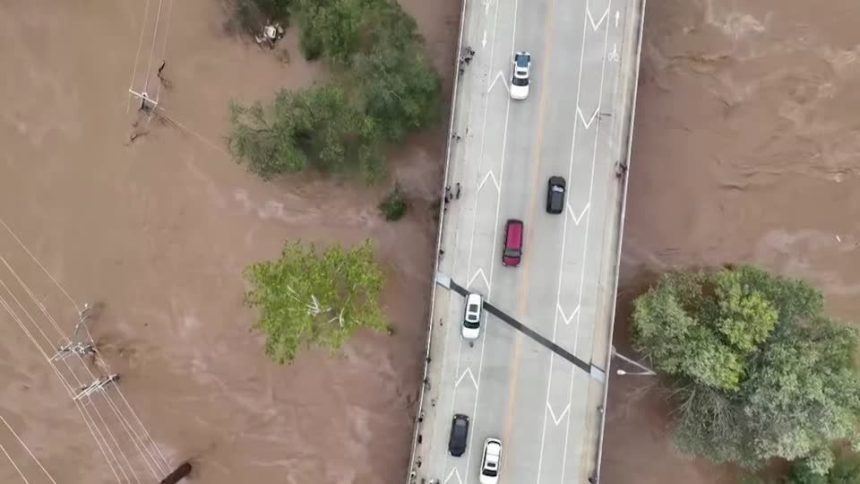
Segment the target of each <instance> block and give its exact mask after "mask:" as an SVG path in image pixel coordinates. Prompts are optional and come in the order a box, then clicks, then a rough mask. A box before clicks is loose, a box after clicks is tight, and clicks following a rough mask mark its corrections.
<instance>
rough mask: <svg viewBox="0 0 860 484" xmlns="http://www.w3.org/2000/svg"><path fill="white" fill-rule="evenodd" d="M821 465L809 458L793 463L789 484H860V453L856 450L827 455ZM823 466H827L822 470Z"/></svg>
mask: <svg viewBox="0 0 860 484" xmlns="http://www.w3.org/2000/svg"><path fill="white" fill-rule="evenodd" d="M827 463H830V464H832V467H830V466H821V465H820V464H816V463H814V462H810V461H809V460H807V459H802V460H798V461H795V462H793V463H792V465H791V471H790V473H789V476H788V479H787V480H786V482H787V484H860V455H858V454H857V453H854V452H841V453H839V455H837V456H836V460H835V462H834V461H833V455H832V454H831V455H829V456H827V457H826V462H825V464H827ZM823 467H827V469H829V470H827V469H824V470H823V471H822V468H823Z"/></svg>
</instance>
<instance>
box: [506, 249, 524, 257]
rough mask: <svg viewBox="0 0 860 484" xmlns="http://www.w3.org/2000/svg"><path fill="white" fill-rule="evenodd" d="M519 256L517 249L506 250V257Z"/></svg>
mask: <svg viewBox="0 0 860 484" xmlns="http://www.w3.org/2000/svg"><path fill="white" fill-rule="evenodd" d="M519 255H520V254H519V253H518V252H517V251H516V250H515V249H505V257H517V256H519Z"/></svg>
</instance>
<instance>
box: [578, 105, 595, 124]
mask: <svg viewBox="0 0 860 484" xmlns="http://www.w3.org/2000/svg"><path fill="white" fill-rule="evenodd" d="M599 110H600V107H597V108H596V109H595V110H594V114H592V115H591V117H590V118H588V121H586V120H585V115H584V114H582V109H579V108H576V115H577V116H579V119H580V120H582V125H583V126H585V129H588V128H590V127H591V123H593V122H594V119H595V118H596V117H597V112H598V111H599Z"/></svg>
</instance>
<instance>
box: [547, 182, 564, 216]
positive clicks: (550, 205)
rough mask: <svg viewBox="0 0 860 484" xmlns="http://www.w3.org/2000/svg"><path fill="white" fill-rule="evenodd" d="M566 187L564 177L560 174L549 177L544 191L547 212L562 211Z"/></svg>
mask: <svg viewBox="0 0 860 484" xmlns="http://www.w3.org/2000/svg"><path fill="white" fill-rule="evenodd" d="M566 187H567V183H565V181H564V178H562V177H560V176H551V177H549V183H548V184H547V191H546V211H547V212H548V213H561V212H563V211H564V192H565V188H566Z"/></svg>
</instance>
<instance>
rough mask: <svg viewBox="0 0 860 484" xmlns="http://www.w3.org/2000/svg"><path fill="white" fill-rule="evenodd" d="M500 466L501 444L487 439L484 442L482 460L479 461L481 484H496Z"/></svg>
mask: <svg viewBox="0 0 860 484" xmlns="http://www.w3.org/2000/svg"><path fill="white" fill-rule="evenodd" d="M501 466H502V442H501V441H500V440H499V439H493V438H489V439H487V441H486V442H484V458H483V459H481V479H480V481H481V484H497V483H498V482H499V470H500V468H501Z"/></svg>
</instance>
